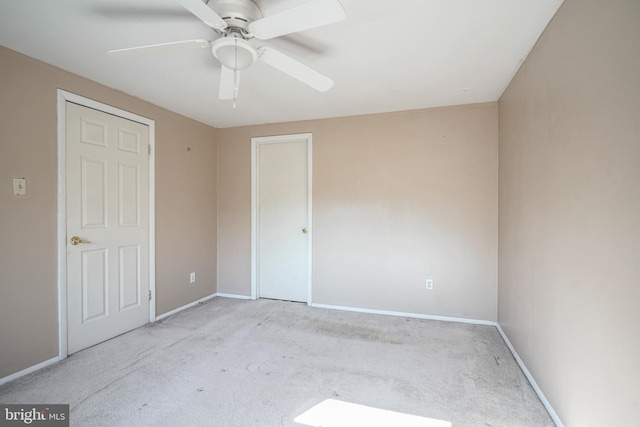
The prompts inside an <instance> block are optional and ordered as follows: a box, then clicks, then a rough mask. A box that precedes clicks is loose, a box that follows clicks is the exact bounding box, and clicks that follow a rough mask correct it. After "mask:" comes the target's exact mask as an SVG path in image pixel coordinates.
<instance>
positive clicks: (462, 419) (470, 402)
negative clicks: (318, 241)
mask: <svg viewBox="0 0 640 427" xmlns="http://www.w3.org/2000/svg"><path fill="white" fill-rule="evenodd" d="M0 402H2V403H21V404H26V403H33V404H36V403H48V404H55V403H65V404H69V405H70V410H71V413H70V421H71V425H72V426H217V427H218V426H219V427H251V426H256V427H271V426H287V427H302V426H323V427H338V426H340V427H361V426H362V427H364V426H393V427H401V426H416V427H417V426H422V427H447V426H455V427H462V426H472V427H478V426H494V427H496V426H505V427H520V426H522V427H525V426H526V427H529V426H534V427H537V426H553V425H554V423H553V421H552V420H551V418H550V417H549V415H548V413H547V412H546V410H545V408H544V406H543V405H542V403H541V402H540V400H539V399H538V397H537V395H536V394H535V392H534V391H533V389H532V388H531V385H530V384H529V383H528V381H527V379H526V377H525V376H524V374H523V373H522V371H521V370H520V368H519V367H518V365H517V363H516V362H515V360H514V359H513V357H512V355H511V353H510V352H509V350H508V348H507V346H506V345H505V343H504V342H503V341H502V338H501V337H500V334H499V333H498V331H497V330H496V328H495V327H492V326H481V325H471V324H463V323H454V322H440V321H433V320H421V319H414V318H402V317H391V316H382V315H374V314H364V313H353V312H345V311H337V310H327V309H319V308H311V307H308V306H307V305H305V304H299V303H291V302H283V301H273V300H265V299H260V300H256V301H247V300H233V299H226V298H214V299H212V300H209V301H208V302H206V303H203V304H199V305H198V306H196V307H193V308H190V309H188V310H184V311H181V312H179V313H177V314H174V315H172V316H170V317H168V318H166V319H163V320H161V321H158V322H156V323H154V324H149V325H147V326H144V327H141V328H138V329H136V330H133V331H131V332H128V333H126V334H124V335H121V336H119V337H116V338H114V339H111V340H109V341H106V342H104V343H101V344H98V345H96V346H94V347H91V348H88V349H86V350H83V351H80V352H78V353H75V354H73V355H71V356H70V357H68V358H67V359H64V360H62V361H61V362H59V363H56V364H54V365H52V366H50V367H48V368H45V369H42V370H40V371H37V372H34V373H32V374H30V375H27V376H25V377H22V378H19V379H17V380H14V381H12V382H9V383H7V384H4V385H2V386H0Z"/></svg>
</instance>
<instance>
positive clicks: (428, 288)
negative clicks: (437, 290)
mask: <svg viewBox="0 0 640 427" xmlns="http://www.w3.org/2000/svg"><path fill="white" fill-rule="evenodd" d="M432 289H433V279H427V290H428V291H430V290H432Z"/></svg>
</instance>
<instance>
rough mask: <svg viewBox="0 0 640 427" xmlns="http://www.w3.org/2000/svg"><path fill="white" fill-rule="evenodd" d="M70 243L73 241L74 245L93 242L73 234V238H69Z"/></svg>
mask: <svg viewBox="0 0 640 427" xmlns="http://www.w3.org/2000/svg"><path fill="white" fill-rule="evenodd" d="M69 243H71V244H72V245H74V246H75V245H77V244H80V243H91V242H90V241H88V240H82V239H81V238H79V237H78V236H73V237H72V238H71V239H69Z"/></svg>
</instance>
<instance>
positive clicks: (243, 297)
mask: <svg viewBox="0 0 640 427" xmlns="http://www.w3.org/2000/svg"><path fill="white" fill-rule="evenodd" d="M216 296H219V297H222V298H235V299H253V298H251V296H250V295H237V294H221V293H218V294H216Z"/></svg>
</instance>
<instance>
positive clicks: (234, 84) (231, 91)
mask: <svg viewBox="0 0 640 427" xmlns="http://www.w3.org/2000/svg"><path fill="white" fill-rule="evenodd" d="M239 87H240V71H237V70H236V72H235V75H234V72H233V70H232V69H230V68H227V67H225V66H224V65H223V66H222V70H221V71H220V91H219V92H218V98H220V99H235V98H237V97H238V88H239Z"/></svg>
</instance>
